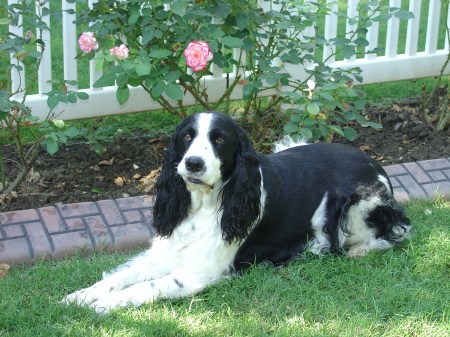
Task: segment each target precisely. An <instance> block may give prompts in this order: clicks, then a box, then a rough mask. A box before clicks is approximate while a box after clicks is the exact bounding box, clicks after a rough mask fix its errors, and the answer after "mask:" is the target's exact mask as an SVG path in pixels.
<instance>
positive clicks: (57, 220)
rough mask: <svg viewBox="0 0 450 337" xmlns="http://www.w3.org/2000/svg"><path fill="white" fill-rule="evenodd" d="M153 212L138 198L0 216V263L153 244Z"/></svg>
mask: <svg viewBox="0 0 450 337" xmlns="http://www.w3.org/2000/svg"><path fill="white" fill-rule="evenodd" d="M152 209H153V200H152V198H151V197H149V196H139V197H131V198H122V199H117V200H101V201H95V202H82V203H75V204H68V205H61V206H48V207H42V208H38V209H36V210H34V209H28V210H23V211H13V212H5V213H0V263H2V262H5V263H12V262H14V263H16V264H18V263H19V264H20V263H24V264H27V265H29V264H32V263H33V262H35V261H39V260H41V259H55V258H61V257H64V256H68V255H73V254H74V253H77V252H79V253H89V252H92V251H100V250H106V251H128V250H130V249H133V248H135V247H137V246H139V245H148V242H149V240H150V238H151V237H152V235H153V230H152V228H151V226H150V222H151V219H152Z"/></svg>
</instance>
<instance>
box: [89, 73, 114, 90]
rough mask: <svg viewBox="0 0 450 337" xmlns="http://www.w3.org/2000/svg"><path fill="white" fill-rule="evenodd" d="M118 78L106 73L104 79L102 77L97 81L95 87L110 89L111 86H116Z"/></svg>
mask: <svg viewBox="0 0 450 337" xmlns="http://www.w3.org/2000/svg"><path fill="white" fill-rule="evenodd" d="M116 78H117V75H116V74H113V73H106V74H104V75H103V76H102V77H100V78H99V79H98V80H97V81H95V83H94V85H93V87H94V88H101V87H108V86H110V85H114V82H115V81H116Z"/></svg>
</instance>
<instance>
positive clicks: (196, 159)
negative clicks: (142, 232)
mask: <svg viewBox="0 0 450 337" xmlns="http://www.w3.org/2000/svg"><path fill="white" fill-rule="evenodd" d="M260 188H261V175H260V172H259V160H258V157H257V156H256V153H255V151H254V150H253V146H252V143H251V141H250V139H249V138H248V137H247V135H246V133H245V131H244V130H243V129H242V128H241V127H240V126H239V125H238V124H237V123H236V122H234V121H233V120H232V119H231V118H230V117H228V116H226V115H224V114H220V113H217V112H201V113H197V114H194V115H192V116H189V117H187V118H186V119H184V120H183V121H182V122H181V123H180V125H179V126H178V127H177V130H176V132H175V134H174V136H173V138H172V142H171V145H170V146H169V148H168V149H167V152H166V156H165V160H164V165H163V170H162V173H161V176H160V177H159V179H158V181H157V184H156V190H157V192H156V194H157V197H156V201H155V208H154V221H153V225H154V227H155V229H156V230H157V232H158V234H160V235H170V234H172V232H173V229H175V227H176V226H177V225H178V224H179V223H181V221H183V220H184V219H185V218H186V216H187V214H188V212H189V206H190V203H191V194H190V193H189V192H193V191H197V190H200V191H202V192H203V193H211V192H212V191H213V190H215V191H219V200H218V203H220V205H219V206H220V207H219V208H218V210H219V211H221V212H222V218H221V227H222V233H223V236H224V239H226V240H227V241H229V242H231V241H233V240H234V239H243V238H244V237H245V234H246V233H247V231H248V228H249V226H250V225H251V224H252V223H253V221H255V220H256V218H257V216H258V215H259V208H260V204H259V203H260V195H261V190H260Z"/></svg>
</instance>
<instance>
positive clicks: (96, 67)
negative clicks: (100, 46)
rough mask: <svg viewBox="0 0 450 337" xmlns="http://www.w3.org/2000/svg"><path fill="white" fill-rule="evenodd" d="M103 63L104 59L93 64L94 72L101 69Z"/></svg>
mask: <svg viewBox="0 0 450 337" xmlns="http://www.w3.org/2000/svg"><path fill="white" fill-rule="evenodd" d="M104 63H105V59H104V58H102V59H100V60H98V61H97V62H96V63H95V71H100V70H102V69H103V64H104Z"/></svg>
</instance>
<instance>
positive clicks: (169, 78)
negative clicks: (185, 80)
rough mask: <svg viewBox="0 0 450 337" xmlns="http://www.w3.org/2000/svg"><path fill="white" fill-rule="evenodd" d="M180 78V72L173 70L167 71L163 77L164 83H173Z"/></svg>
mask: <svg viewBox="0 0 450 337" xmlns="http://www.w3.org/2000/svg"><path fill="white" fill-rule="evenodd" d="M180 76H181V72H180V71H178V70H174V71H169V72H168V73H167V74H166V75H165V76H164V81H166V82H175V81H176V80H178V79H179V78H180Z"/></svg>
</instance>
